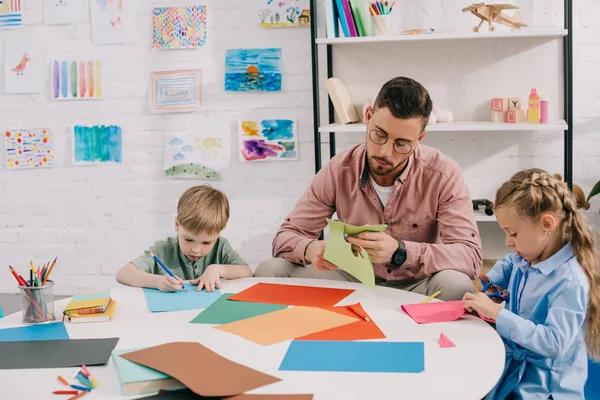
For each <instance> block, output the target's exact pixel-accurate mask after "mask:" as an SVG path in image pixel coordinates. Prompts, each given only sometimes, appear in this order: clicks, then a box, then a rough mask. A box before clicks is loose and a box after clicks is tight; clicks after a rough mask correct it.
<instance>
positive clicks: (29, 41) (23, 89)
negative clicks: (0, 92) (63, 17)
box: [0, 0, 44, 94]
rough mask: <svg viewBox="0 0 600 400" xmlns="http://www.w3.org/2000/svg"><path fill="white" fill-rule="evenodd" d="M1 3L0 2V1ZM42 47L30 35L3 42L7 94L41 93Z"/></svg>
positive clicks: (9, 38)
mask: <svg viewBox="0 0 600 400" xmlns="http://www.w3.org/2000/svg"><path fill="white" fill-rule="evenodd" d="M0 1H1V0H0ZM43 62H44V60H43V57H42V47H41V42H40V40H39V39H37V38H36V37H34V36H32V35H18V36H11V37H6V39H5V40H4V89H5V91H6V92H7V93H17V94H18V93H41V92H42V91H43V84H44V82H43V80H44V72H43V71H44V68H43Z"/></svg>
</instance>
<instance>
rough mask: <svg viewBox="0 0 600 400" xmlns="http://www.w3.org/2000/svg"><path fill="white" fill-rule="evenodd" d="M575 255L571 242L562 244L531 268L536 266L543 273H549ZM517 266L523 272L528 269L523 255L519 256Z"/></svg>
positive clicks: (527, 263)
mask: <svg viewBox="0 0 600 400" xmlns="http://www.w3.org/2000/svg"><path fill="white" fill-rule="evenodd" d="M574 256H575V250H574V249H573V244H572V243H571V242H569V243H567V244H566V245H564V246H563V247H562V248H561V249H560V250H559V251H557V252H556V253H555V254H553V255H552V256H551V257H549V258H548V259H546V260H544V261H542V262H540V263H537V264H536V265H533V266H532V268H537V269H539V270H540V272H541V273H542V274H544V275H550V274H551V273H552V272H553V271H554V270H555V269H556V268H558V267H560V266H561V265H563V264H564V263H566V262H567V261H569V260H570V259H571V258H573V257H574ZM518 267H519V268H520V269H521V271H523V272H525V271H527V269H529V262H527V260H525V259H524V258H523V257H519V263H518Z"/></svg>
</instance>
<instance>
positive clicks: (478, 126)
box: [319, 119, 567, 133]
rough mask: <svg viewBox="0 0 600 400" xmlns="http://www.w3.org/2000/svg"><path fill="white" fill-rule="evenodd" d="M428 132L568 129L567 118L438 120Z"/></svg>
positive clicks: (340, 128) (350, 127) (360, 127)
mask: <svg viewBox="0 0 600 400" xmlns="http://www.w3.org/2000/svg"><path fill="white" fill-rule="evenodd" d="M365 129H367V128H366V125H365V124H362V123H357V124H346V125H343V124H338V123H334V124H327V125H323V126H320V127H319V132H339V133H343V132H364V131H365ZM426 129H427V131H428V132H506V131H562V130H565V129H567V123H566V122H565V120H564V119H563V120H560V121H554V122H551V123H548V124H528V123H508V122H504V123H495V122H488V121H453V122H438V123H436V124H433V125H428V126H427V128H426Z"/></svg>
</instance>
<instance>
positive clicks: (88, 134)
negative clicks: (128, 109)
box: [73, 125, 123, 165]
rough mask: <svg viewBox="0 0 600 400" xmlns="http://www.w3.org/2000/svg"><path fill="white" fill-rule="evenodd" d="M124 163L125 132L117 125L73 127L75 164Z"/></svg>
mask: <svg viewBox="0 0 600 400" xmlns="http://www.w3.org/2000/svg"><path fill="white" fill-rule="evenodd" d="M122 162H123V130H122V129H121V127H119V126H116V125H110V126H106V125H93V126H82V125H75V126H74V127H73V163H74V164H78V165H85V164H105V163H118V164H120V163H122Z"/></svg>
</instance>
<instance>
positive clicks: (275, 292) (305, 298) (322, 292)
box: [229, 283, 354, 307]
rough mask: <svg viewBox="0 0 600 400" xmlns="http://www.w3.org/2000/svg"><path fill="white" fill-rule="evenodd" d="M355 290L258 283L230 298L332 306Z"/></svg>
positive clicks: (292, 304) (273, 302)
mask: <svg viewBox="0 0 600 400" xmlns="http://www.w3.org/2000/svg"><path fill="white" fill-rule="evenodd" d="M353 292H354V289H336V288H323V287H313V286H298V285H280V284H277V283H257V284H256V285H254V286H251V287H249V288H248V289H246V290H243V291H241V292H239V293H238V294H236V295H233V296H231V297H230V298H229V300H233V301H247V302H254V303H268V304H286V305H288V306H309V307H311V306H312V307H332V306H335V305H336V304H337V303H338V302H339V301H340V300H343V299H344V298H346V297H347V296H349V295H350V294H352V293H353Z"/></svg>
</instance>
